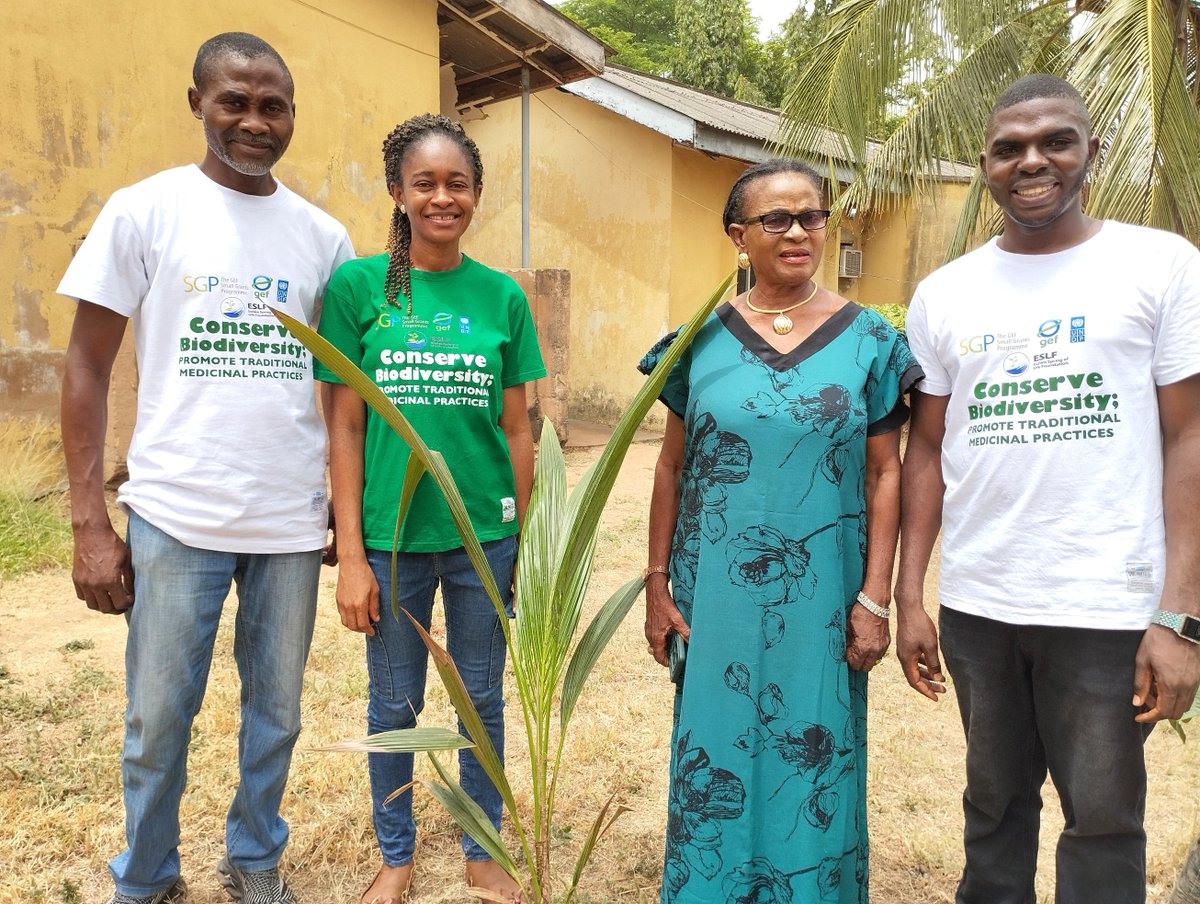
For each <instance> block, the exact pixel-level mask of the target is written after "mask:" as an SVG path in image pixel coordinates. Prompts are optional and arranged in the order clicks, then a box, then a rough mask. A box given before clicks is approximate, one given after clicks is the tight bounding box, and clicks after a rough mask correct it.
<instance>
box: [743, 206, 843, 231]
mask: <svg viewBox="0 0 1200 904" xmlns="http://www.w3.org/2000/svg"><path fill="white" fill-rule="evenodd" d="M827 222H829V211H828V210H802V211H800V212H799V213H788V212H787V211H786V210H773V211H771V212H770V213H764V214H763V215H762V216H761V217H751V218H750V219H748V220H746V221H745V222H744V223H743V224H742V225H743V226H753V225H754V224H755V223H761V224H762V228H763V232H770V233H775V234H778V233H781V232H787V231H788V230H789V229H791V228H792V223H799V224H800V228H801V229H805V230H808V231H809V232H811V231H813V230H814V229H824V228H825V224H826V223H827Z"/></svg>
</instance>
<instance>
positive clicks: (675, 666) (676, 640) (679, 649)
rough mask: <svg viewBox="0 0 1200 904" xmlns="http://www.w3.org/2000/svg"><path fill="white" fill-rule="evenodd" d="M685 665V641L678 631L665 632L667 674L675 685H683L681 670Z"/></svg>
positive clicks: (682, 670)
mask: <svg viewBox="0 0 1200 904" xmlns="http://www.w3.org/2000/svg"><path fill="white" fill-rule="evenodd" d="M686 666H687V641H686V640H684V639H683V635H682V634H680V633H679V632H678V631H668V632H667V674H668V675H670V676H671V680H672V681H673V682H675V686H676V687H682V686H683V672H684V669H685V667H686Z"/></svg>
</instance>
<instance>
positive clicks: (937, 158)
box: [784, 0, 1200, 257]
mask: <svg viewBox="0 0 1200 904" xmlns="http://www.w3.org/2000/svg"><path fill="white" fill-rule="evenodd" d="M1198 51H1200V0H1137V2H1135V0H1079V2H1077V3H1075V4H1072V5H1069V6H1068V5H1065V4H1063V3H1062V2H1060V0H845V2H843V3H841V4H840V5H839V6H838V7H837V8H836V9H835V11H834V12H833V14H832V16H831V23H830V31H829V33H828V35H827V37H826V38H825V39H824V40H823V41H821V43H820V44H819V45H818V46H817V47H816V48H815V50H814V51H813V53H812V55H811V57H810V58H809V60H808V61H807V62H806V64H805V66H804V68H803V70H802V72H801V73H800V76H799V78H798V79H797V80H796V82H795V84H794V85H793V87H792V89H791V90H790V91H789V92H788V94H787V97H786V99H785V102H784V112H785V114H786V115H787V121H788V123H789V126H788V129H787V131H786V134H785V136H784V144H785V146H786V148H787V149H788V150H790V151H791V152H793V153H804V152H805V151H806V150H810V149H812V148H815V147H818V146H820V140H821V139H822V138H823V137H825V136H826V134H827V133H826V132H825V131H824V130H825V129H832V130H833V132H834V134H835V135H836V136H838V137H839V140H840V141H841V145H842V146H841V148H840V149H839V153H838V155H837V156H839V157H842V158H844V159H848V160H850V161H852V162H853V163H854V166H855V168H856V170H857V176H856V178H855V179H854V181H853V182H852V183H851V184H850V185H849V186H848V187H847V188H846V189H845V191H842V192H841V193H840V196H839V197H837V198H836V199H834V200H835V202H836V203H835V210H836V211H840V210H844V209H846V208H848V207H850V206H856V207H858V208H859V209H862V210H875V209H889V208H894V207H895V206H897V205H898V204H899V203H901V202H902V200H903V199H904V198H906V197H908V196H910V195H912V194H914V193H916V192H920V191H923V190H925V188H926V187H927V186H928V185H929V183H930V181H931V180H933V179H935V178H936V177H937V173H938V171H939V168H940V166H941V161H943V160H946V159H951V160H959V161H964V162H968V163H974V162H975V160H977V159H978V154H979V151H980V150H981V148H982V147H983V141H984V129H985V126H986V123H987V118H988V114H989V112H990V110H991V105H992V102H993V100H994V99H995V97H996V96H997V95H998V94H999V93H1000V92H1001V91H1002V90H1003V89H1004V88H1005V87H1006V86H1007V85H1009V84H1010V83H1012V82H1013V81H1014V80H1016V79H1017V78H1019V77H1020V76H1022V75H1025V74H1028V73H1030V72H1052V73H1055V74H1058V75H1061V76H1063V77H1065V78H1066V79H1067V80H1069V81H1070V82H1071V83H1072V84H1074V85H1076V86H1077V87H1078V88H1079V90H1080V91H1081V92H1082V94H1083V96H1084V100H1085V101H1086V102H1087V105H1088V108H1089V110H1090V111H1091V114H1092V120H1093V123H1094V124H1095V128H1096V132H1097V134H1098V135H1099V136H1100V139H1101V151H1100V157H1099V160H1098V161H1097V164H1096V166H1095V167H1094V168H1093V172H1092V177H1091V188H1090V192H1089V197H1088V212H1089V213H1091V214H1092V215H1093V216H1098V217H1111V218H1114V219H1119V220H1125V221H1128V222H1134V223H1145V224H1149V225H1154V226H1158V227H1160V228H1164V229H1170V230H1172V231H1175V232H1178V233H1180V234H1181V235H1183V236H1185V237H1187V238H1188V239H1190V240H1191V241H1193V242H1200V166H1197V165H1196V159H1197V148H1200V87H1198V86H1200V53H1198ZM898 101H899V102H901V103H907V104H908V106H907V107H906V108H904V109H900V110H897V108H896V107H897V102H898ZM890 118H894V120H893V121H892V122H890V123H889V119H890ZM881 132H883V133H887V138H886V140H885V141H883V142H882V144H875V143H873V142H872V139H873V138H875V137H877V136H878V135H879V134H880V133H881ZM830 162H831V163H832V159H831V161H830ZM832 184H833V185H835V186H836V185H837V182H836V180H834V181H833V183H832ZM986 195H987V192H986V191H985V190H984V187H983V185H982V183H981V181H980V179H979V177H978V176H977V177H976V181H975V183H974V184H973V185H972V190H971V192H970V193H969V195H968V203H967V204H966V205H965V208H964V210H963V214H962V218H961V219H960V221H959V228H958V230H957V233H956V236H955V239H954V241H953V242H952V243H951V247H950V249H949V256H951V257H952V256H955V255H957V254H960V253H962V251H963V250H964V249H965V248H966V247H968V246H969V245H970V244H972V243H973V242H974V241H976V240H977V239H979V238H980V237H981V235H982V234H985V233H987V232H994V231H995V230H996V229H998V224H999V220H998V218H997V217H996V215H995V211H994V208H992V207H991V206H990V205H989V202H988V201H987V199H986Z"/></svg>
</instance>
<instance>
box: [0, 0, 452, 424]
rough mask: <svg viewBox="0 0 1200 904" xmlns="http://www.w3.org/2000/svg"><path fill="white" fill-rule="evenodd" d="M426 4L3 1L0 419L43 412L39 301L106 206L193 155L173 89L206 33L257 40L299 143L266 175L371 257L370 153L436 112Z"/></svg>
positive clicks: (47, 318) (47, 350)
mask: <svg viewBox="0 0 1200 904" xmlns="http://www.w3.org/2000/svg"><path fill="white" fill-rule="evenodd" d="M436 8H437V3H436V0H306V2H304V3H299V2H294V0H259V2H257V3H246V2H243V0H209V2H206V3H199V4H177V3H161V2H151V0H95V2H92V3H88V4H81V3H79V2H77V0H15V2H7V3H4V4H0V34H3V35H4V38H3V41H4V52H3V53H0V135H3V136H4V139H3V142H2V143H0V274H3V275H2V276H0V385H3V386H4V388H5V389H6V392H5V393H4V396H5V401H4V403H3V404H4V406H5V407H4V409H0V414H3V413H12V412H13V411H20V412H22V413H53V412H52V410H51V411H45V409H46V407H47V405H48V402H47V401H46V400H47V399H48V398H51V397H52V396H53V395H54V394H55V393H56V392H57V374H58V362H59V360H60V359H61V350H62V349H63V347H64V346H65V344H66V341H67V337H68V334H69V331H70V325H71V319H72V316H73V313H74V306H73V304H72V303H71V302H70V301H68V300H66V299H64V298H62V297H61V296H58V295H56V294H55V292H54V290H55V287H56V286H57V284H58V280H59V277H60V276H61V275H62V272H63V269H64V268H65V267H66V265H67V262H68V261H69V260H70V257H71V253H72V246H73V244H74V243H75V242H77V241H78V239H79V237H80V236H82V235H83V234H84V233H86V232H87V230H88V228H89V227H90V225H91V223H92V221H93V220H94V219H95V217H96V214H97V213H98V212H99V210H100V207H101V205H102V204H103V203H104V201H105V200H106V199H107V198H108V196H109V195H110V194H111V193H112V192H113V191H114V190H115V189H117V188H120V187H121V186H123V185H128V184H130V183H132V182H136V181H137V180H139V179H142V178H144V177H146V176H149V175H151V174H152V173H155V172H157V171H159V170H162V169H165V168H167V167H171V166H177V165H180V164H185V163H190V162H198V161H200V160H201V159H202V158H203V155H204V147H205V145H204V135H203V131H202V128H201V125H200V123H199V122H198V121H197V120H195V119H193V118H192V115H191V113H190V111H189V109H188V104H187V88H188V86H189V85H190V84H191V71H192V63H193V60H194V59H195V54H196V50H197V48H198V47H199V46H200V44H201V43H202V42H203V41H204V40H206V39H207V38H209V37H211V36H212V35H214V34H217V33H219V32H223V31H248V32H251V33H254V34H257V35H259V36H261V37H263V38H264V39H266V40H267V41H268V42H270V43H271V44H272V45H273V46H274V47H275V48H276V49H277V50H278V51H279V52H280V54H281V55H282V56H283V58H284V59H285V60H286V61H287V63H288V66H289V68H290V69H291V71H292V75H293V77H294V79H295V82H296V103H297V117H296V131H295V135H294V137H293V139H292V144H291V147H290V148H289V150H288V152H287V154H286V155H285V156H284V158H283V160H282V161H281V162H280V164H279V166H278V167H277V168H276V173H277V175H278V176H279V177H280V179H281V180H282V181H283V182H285V183H286V184H287V185H288V186H289V187H290V188H292V189H293V190H295V191H297V192H299V193H300V194H301V195H303V196H305V197H307V198H308V199H309V200H311V201H313V202H315V203H317V204H318V205H320V206H321V207H323V208H325V209H326V210H328V211H329V212H330V213H331V214H333V215H334V216H335V217H337V218H338V219H340V220H341V221H342V222H343V223H345V224H346V226H347V228H348V229H349V230H350V234H351V236H352V238H353V240H354V242H355V245H356V247H357V248H358V250H359V251H360V253H364V252H370V251H375V250H379V249H380V248H381V247H382V245H383V241H384V239H385V237H386V223H387V217H388V215H389V214H390V201H389V199H388V197H387V194H386V189H385V187H384V184H383V176H382V163H381V160H380V151H379V148H380V145H381V143H382V141H383V138H384V136H385V135H386V134H387V132H388V131H389V130H390V129H391V128H392V126H393V125H394V124H395V123H397V122H399V121H401V120H403V119H405V118H406V117H408V116H410V115H412V114H414V113H418V112H423V111H426V110H437V109H439V82H438V62H437V55H438V31H437V23H436ZM22 379H24V380H25V382H24V383H23V384H21V385H18V384H20V383H21V380H22ZM22 398H24V399H25V402H24V403H23V402H22Z"/></svg>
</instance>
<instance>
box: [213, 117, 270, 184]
mask: <svg viewBox="0 0 1200 904" xmlns="http://www.w3.org/2000/svg"><path fill="white" fill-rule="evenodd" d="M204 138H205V140H206V141H207V142H208V146H209V148H211V149H212V152H213V153H214V154H216V155H217V158H218V159H219V160H220V161H221V162H222V163H224V164H225V165H226V166H228V167H229V168H230V169H231V170H233V171H234V172H235V173H241V174H242V175H243V176H265V175H266V174H267V173H269V172H270V171H271V167H273V166H274V165H275V164H276V163H278V162H279V158H280V157H282V156H283V152H284V150H286V148H285V147H283V146H281V145H280V143H279V141H278V139H276V138H275V137H274V136H272V135H265V136H260V135H254V134H251V133H250V132H243V131H241V130H239V129H233V130H230V131H228V132H225V133H223V134H222V133H220V132H218V131H217V130H216V129H215V128H214V127H213V126H212V125H211V124H210V123H209V122H208V120H205V121H204ZM235 141H237V142H241V143H243V144H251V145H254V146H256V147H265V148H270V149H271V154H270V156H268V157H264V158H262V159H261V160H239V159H237V158H236V157H234V156H233V154H231V153H230V151H229V146H230V145H231V144H232V143H233V142H235Z"/></svg>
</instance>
